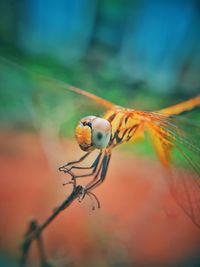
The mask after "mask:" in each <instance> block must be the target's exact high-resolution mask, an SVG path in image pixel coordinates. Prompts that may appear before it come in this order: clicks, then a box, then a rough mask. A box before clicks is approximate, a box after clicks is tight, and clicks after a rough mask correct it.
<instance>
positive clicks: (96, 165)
mask: <svg viewBox="0 0 200 267" xmlns="http://www.w3.org/2000/svg"><path fill="white" fill-rule="evenodd" d="M101 155H102V152H100V153H99V154H98V156H97V157H96V159H95V161H94V162H93V163H92V165H91V166H90V167H77V168H76V166H74V168H75V169H92V171H91V172H90V173H86V174H82V175H74V179H76V178H83V177H88V176H92V175H94V174H95V172H96V170H97V168H98V165H99V161H100V159H101Z"/></svg>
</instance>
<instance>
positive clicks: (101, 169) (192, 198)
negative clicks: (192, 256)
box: [59, 84, 200, 227]
mask: <svg viewBox="0 0 200 267" xmlns="http://www.w3.org/2000/svg"><path fill="white" fill-rule="evenodd" d="M62 86H64V88H66V89H68V90H71V91H73V92H75V93H77V94H79V95H83V96H85V97H87V98H89V99H91V100H92V101H95V102H96V103H98V104H100V105H102V106H104V107H105V108H106V109H107V111H106V113H105V114H104V115H103V116H102V117H97V116H93V115H90V116H87V117H84V118H82V119H81V120H80V121H79V122H78V125H77V126H76V128H75V137H76V140H77V142H78V145H79V146H80V148H81V150H83V151H84V152H85V154H84V155H83V156H82V157H81V158H80V159H77V160H74V161H71V162H68V163H66V164H64V165H63V166H61V167H60V168H59V170H60V171H62V172H64V173H68V174H70V175H71V176H72V177H73V179H74V180H76V179H78V178H83V177H90V176H91V177H92V178H91V181H90V182H89V183H88V184H86V185H85V186H84V193H83V195H85V194H86V193H88V192H91V191H92V190H93V189H95V188H96V187H97V186H99V185H100V184H101V183H102V182H103V181H104V180H105V178H106V174H107V170H108V167H109V163H110V159H111V154H112V151H113V149H114V148H115V147H117V146H119V145H121V144H125V143H131V142H133V143H134V141H136V140H138V139H142V138H145V136H146V133H147V134H148V136H149V137H150V138H149V140H150V142H151V143H152V144H153V147H154V149H155V151H156V154H157V156H158V158H159V160H160V162H161V164H162V165H163V166H164V168H165V169H166V170H168V172H169V173H170V174H169V175H167V183H168V185H169V189H170V191H171V194H172V195H173V197H174V199H175V200H176V202H177V204H178V205H179V206H180V207H181V208H182V209H183V211H184V212H185V213H186V214H187V215H188V216H189V218H190V219H191V220H192V222H193V223H194V224H195V225H196V226H198V227H200V143H199V142H200V141H199V140H200V139H199V138H198V137H200V135H199V134H200V127H199V125H198V123H195V124H194V123H192V122H191V121H190V120H184V119H181V118H180V117H181V116H179V115H182V114H184V113H187V112H190V111H192V110H194V109H196V108H198V107H200V95H198V96H196V97H194V98H192V99H189V100H186V101H184V102H181V103H178V104H175V105H172V106H170V107H167V108H163V109H161V110H158V111H154V112H150V111H142V110H135V109H131V108H125V107H122V106H119V105H116V104H114V103H112V102H110V101H108V100H106V99H103V98H101V97H98V96H96V95H94V94H92V93H90V92H88V91H84V90H82V89H79V88H77V87H74V86H71V85H67V84H62ZM195 133H196V136H195ZM194 136H195V137H194ZM94 150H98V155H97V157H96V158H95V160H94V161H93V162H92V164H91V165H90V166H80V165H79V164H80V163H83V162H84V161H85V159H86V158H87V157H88V156H89V155H90V154H91V153H93V151H94ZM179 160H180V162H182V165H178V161H179ZM183 163H184V164H183ZM76 169H78V170H81V171H82V170H88V173H84V174H77V175H76V174H75V173H74V171H75V170H76Z"/></svg>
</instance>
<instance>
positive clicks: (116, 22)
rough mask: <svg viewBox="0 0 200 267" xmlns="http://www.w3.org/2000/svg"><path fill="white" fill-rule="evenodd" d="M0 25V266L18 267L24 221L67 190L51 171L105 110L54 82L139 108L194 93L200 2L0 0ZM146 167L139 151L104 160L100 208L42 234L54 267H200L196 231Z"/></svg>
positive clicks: (74, 152)
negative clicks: (88, 120) (88, 119)
mask: <svg viewBox="0 0 200 267" xmlns="http://www.w3.org/2000/svg"><path fill="white" fill-rule="evenodd" d="M0 18H1V19H0V127H1V128H0V129H1V132H0V168H1V174H0V212H1V216H0V266H17V262H18V258H19V255H20V250H19V247H20V242H21V241H22V237H23V234H24V233H25V231H26V227H27V224H28V221H29V220H30V218H31V217H32V216H35V217H36V218H37V219H38V220H39V222H42V221H44V219H45V218H46V217H47V216H48V215H49V214H50V213H51V211H52V209H53V208H55V207H56V206H57V205H58V204H59V203H61V201H63V200H64V199H65V197H66V196H67V195H68V194H69V192H70V186H66V187H63V186H62V183H63V181H65V180H66V179H67V177H66V176H64V175H63V174H60V173H58V171H57V168H58V166H60V165H62V164H63V163H64V162H68V161H71V160H74V159H77V158H79V157H80V156H81V155H82V152H81V151H80V149H79V147H78V145H77V144H76V142H75V139H74V127H75V126H76V124H77V122H78V120H79V119H80V118H82V117H84V116H87V115H98V116H99V115H101V114H102V113H103V112H104V111H105V110H104V109H103V108H102V107H100V106H98V105H97V104H95V103H92V102H91V101H89V100H87V99H85V98H84V97H82V96H77V95H75V94H73V93H71V92H67V91H66V90H63V88H62V86H60V84H59V82H57V81H56V80H61V81H64V82H67V83H69V84H71V85H74V86H77V87H80V88H82V89H85V90H88V91H90V92H93V93H95V94H97V95H99V96H101V97H104V98H106V99H108V100H110V101H112V102H114V103H117V104H119V105H123V106H126V107H130V108H135V109H144V110H157V109H159V108H162V107H165V106H168V105H171V104H173V103H177V102H179V101H181V100H184V99H187V98H189V97H192V96H195V95H197V94H199V92H200V75H199V73H200V32H199V31H200V30H199V29H200V2H199V1H198V0H190V1H189V0H188V1H187V0H174V1H167V0H166V1H165V0H160V1H159V0H142V1H139V0H138V1H136V0H135V1H134V0H73V1H70V0H60V1H55V0H48V1H47V0H20V1H14V0H1V1H0ZM42 75H45V76H47V77H51V78H53V79H54V80H52V81H47V80H46V79H43V78H42ZM147 156H149V157H147ZM153 158H154V155H153V153H152V148H151V146H150V145H149V144H148V143H143V144H135V145H127V146H123V147H122V148H120V149H118V150H116V151H115V152H114V153H113V157H112V161H111V166H110V169H109V172H108V175H107V180H106V182H105V183H104V184H103V185H102V186H101V187H100V188H97V190H96V191H95V193H96V194H97V196H98V197H99V199H100V202H101V209H100V210H96V211H92V210H91V201H90V200H89V199H85V200H84V201H83V203H78V202H76V203H74V204H73V205H72V206H71V207H70V208H69V209H67V210H66V211H65V212H63V214H61V215H60V216H59V217H58V218H57V219H56V220H55V222H53V223H52V225H50V226H49V228H48V229H47V230H46V232H45V233H44V240H45V248H46V252H47V255H48V258H49V261H50V263H51V264H52V265H53V266H88V267H90V266H103V267H104V266H105V267H106V266H117V267H119V266H152V267H157V266H158V267H159V266H170V267H171V266H182V267H183V266H189V267H190V266H192V267H193V266H194V267H195V266H199V265H200V258H199V248H200V233H199V229H197V228H196V227H195V226H194V225H193V224H192V223H191V221H190V220H189V219H188V218H187V217H186V216H185V214H183V212H182V211H181V210H180V209H179V208H178V207H177V205H176V204H175V203H174V200H173V199H172V197H171V196H170V194H169V192H168V190H167V188H166V186H165V184H164V183H163V179H162V175H161V173H160V168H159V165H157V163H156V161H154V160H153ZM92 159H93V158H90V162H91V161H92ZM88 164H89V162H88ZM31 251H32V253H31V255H30V259H29V266H38V265H39V262H38V253H37V248H35V247H34V246H33V248H32V250H31Z"/></svg>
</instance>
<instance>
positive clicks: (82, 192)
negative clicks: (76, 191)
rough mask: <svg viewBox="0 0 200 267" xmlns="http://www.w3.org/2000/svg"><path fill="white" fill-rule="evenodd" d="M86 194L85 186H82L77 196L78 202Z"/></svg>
mask: <svg viewBox="0 0 200 267" xmlns="http://www.w3.org/2000/svg"><path fill="white" fill-rule="evenodd" d="M86 194H87V190H86V187H85V186H82V190H81V193H80V196H79V202H81V201H82V200H83V199H84V197H85V195H86Z"/></svg>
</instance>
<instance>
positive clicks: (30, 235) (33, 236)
mask: <svg viewBox="0 0 200 267" xmlns="http://www.w3.org/2000/svg"><path fill="white" fill-rule="evenodd" d="M82 192H83V187H82V186H80V185H78V186H74V187H73V191H72V192H71V194H70V195H69V196H68V197H67V199H66V200H65V201H63V203H62V204H61V205H60V206H59V207H58V208H56V209H55V210H54V211H53V213H52V214H51V215H50V216H49V217H48V218H47V219H46V220H45V221H44V223H43V224H41V225H39V224H38V223H37V222H36V221H35V220H32V221H31V223H30V225H29V228H28V231H27V233H26V234H25V238H24V241H23V243H22V246H21V251H22V255H21V260H20V266H21V267H25V266H26V263H27V258H28V253H29V250H30V247H31V244H32V242H33V241H34V240H37V241H38V247H39V250H40V257H41V266H50V265H49V264H48V263H47V262H46V257H45V254H44V248H43V244H42V239H41V234H42V232H43V231H44V229H45V228H46V227H47V226H48V225H49V224H50V222H52V221H53V220H54V219H55V218H56V216H57V215H58V214H59V213H60V212H61V211H63V210H64V209H65V208H67V207H69V205H70V204H71V203H72V202H73V201H74V200H75V199H76V198H78V197H79V196H81V195H82Z"/></svg>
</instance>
